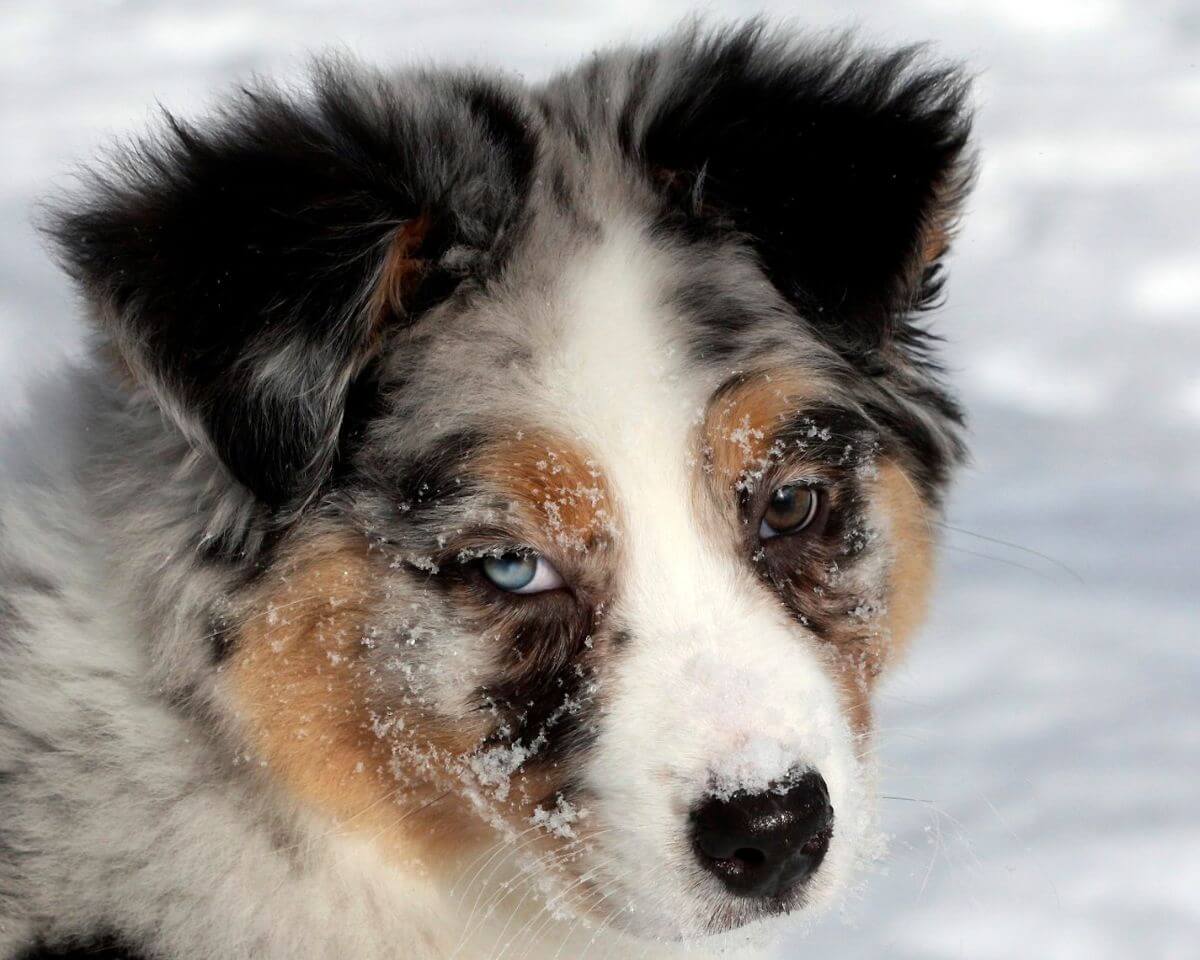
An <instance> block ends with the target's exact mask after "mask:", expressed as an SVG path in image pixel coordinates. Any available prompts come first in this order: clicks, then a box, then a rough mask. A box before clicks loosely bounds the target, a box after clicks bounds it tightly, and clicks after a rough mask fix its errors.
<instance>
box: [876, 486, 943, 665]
mask: <svg viewBox="0 0 1200 960" xmlns="http://www.w3.org/2000/svg"><path fill="white" fill-rule="evenodd" d="M877 490H878V497H879V504H880V506H881V507H882V509H883V510H884V512H885V513H886V514H887V516H888V519H889V521H890V524H891V531H892V534H891V535H892V566H891V571H890V574H889V578H888V594H889V596H888V610H887V617H886V626H887V637H886V642H887V643H888V645H889V649H888V651H887V658H888V659H891V658H893V657H895V656H897V655H899V654H900V653H901V652H903V650H904V649H905V648H906V647H907V645H908V641H909V639H910V638H911V636H912V633H913V631H914V630H915V629H916V627H917V626H918V625H920V623H921V622H922V621H923V620H924V619H925V614H926V612H927V611H928V608H929V596H930V593H931V591H932V588H933V573H934V563H933V559H934V558H933V533H932V524H931V520H932V517H931V516H930V510H929V507H928V506H927V505H926V504H925V502H924V500H922V498H921V496H920V495H919V494H918V493H917V490H916V487H915V486H914V485H913V482H912V480H910V479H909V477H908V475H907V474H906V473H905V472H904V471H903V470H902V469H901V468H900V467H899V466H897V465H896V464H894V463H887V464H884V465H882V466H881V468H880V471H879V480H878V485H877Z"/></svg>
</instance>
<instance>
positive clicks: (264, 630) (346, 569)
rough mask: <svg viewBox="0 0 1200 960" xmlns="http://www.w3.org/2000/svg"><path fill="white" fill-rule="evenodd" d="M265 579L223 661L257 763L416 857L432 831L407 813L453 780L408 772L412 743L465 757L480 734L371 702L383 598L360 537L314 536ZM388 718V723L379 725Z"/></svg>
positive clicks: (451, 825)
mask: <svg viewBox="0 0 1200 960" xmlns="http://www.w3.org/2000/svg"><path fill="white" fill-rule="evenodd" d="M267 581H268V586H267V587H266V589H264V590H263V591H262V592H261V593H260V595H259V597H258V598H257V600H256V602H255V603H254V604H253V605H252V607H251V610H250V612H249V614H248V616H247V617H246V620H245V625H244V626H243V627H242V629H241V631H240V635H239V638H238V644H237V649H236V653H235V655H234V657H233V658H232V660H231V662H230V664H229V665H228V667H227V680H228V683H229V689H230V690H231V693H232V695H233V698H234V700H235V703H236V706H237V708H238V711H239V713H240V715H241V719H242V721H243V723H244V726H245V730H246V732H247V734H248V736H249V738H250V741H251V744H252V746H253V748H254V751H255V754H256V759H257V760H259V761H262V762H264V763H265V764H266V766H267V767H268V768H269V770H270V772H271V773H272V774H273V775H274V776H275V777H276V778H277V779H278V780H279V781H280V782H281V783H282V784H283V785H284V787H285V788H286V789H288V790H289V792H291V793H292V794H293V795H295V796H297V797H299V798H301V799H303V800H305V801H306V802H308V803H310V804H312V805H314V806H315V807H316V808H317V809H319V810H321V811H322V812H324V813H325V814H327V815H329V816H332V817H333V818H334V819H335V820H337V821H338V822H339V824H341V825H343V826H344V827H346V828H350V829H362V830H365V831H367V832H369V833H371V834H372V835H374V836H376V837H378V838H380V839H382V840H383V841H385V844H386V845H387V846H389V847H390V848H391V849H392V850H393V851H394V852H400V853H402V854H403V855H405V856H410V855H412V854H413V853H414V852H415V850H414V844H413V842H412V841H413V839H414V838H415V837H417V836H418V835H419V834H428V830H427V829H418V827H419V826H420V827H428V826H429V824H420V822H419V821H418V820H416V819H414V818H411V817H407V816H405V815H406V813H409V812H411V811H413V810H416V809H419V808H420V806H421V805H422V804H424V803H427V802H429V801H430V800H432V799H433V798H434V797H435V796H437V795H438V794H439V793H440V792H442V791H443V790H444V789H445V784H436V783H431V782H430V780H429V777H428V773H427V771H426V772H422V773H416V772H413V773H411V774H408V773H406V771H405V770H404V769H403V765H404V761H405V757H406V756H408V755H411V754H412V753H413V749H412V748H413V747H416V748H417V750H419V751H420V752H423V753H426V754H428V753H430V752H432V753H434V754H439V753H440V754H444V755H445V756H452V755H460V754H462V753H464V752H466V751H468V750H469V749H471V748H472V747H473V746H474V745H475V743H476V742H477V740H478V736H479V731H475V730H471V729H469V727H470V725H469V724H463V725H462V726H461V728H460V729H458V730H454V729H447V728H443V727H441V726H439V725H438V724H437V723H435V722H431V721H430V720H429V718H426V717H422V716H420V715H417V714H416V713H414V712H411V711H410V712H407V713H403V712H402V713H399V714H397V713H396V712H395V711H394V710H390V709H389V707H390V706H391V705H386V706H385V705H382V704H378V703H374V702H373V700H372V693H371V687H370V684H369V682H368V678H367V677H366V675H365V671H364V668H363V663H362V659H361V653H362V643H361V641H362V637H363V632H364V627H365V624H366V623H367V622H369V619H370V611H371V608H372V605H373V604H374V602H375V597H374V594H373V572H372V568H371V564H370V562H369V559H368V557H367V555H366V549H365V545H363V544H361V543H359V542H356V541H355V539H353V538H345V539H342V538H326V539H323V540H320V541H318V542H315V543H311V544H308V545H306V546H305V547H303V548H302V549H301V550H300V551H297V552H295V553H293V554H292V556H291V557H290V558H289V559H288V560H287V561H286V562H284V563H283V564H282V565H281V566H280V567H277V568H276V570H275V571H274V572H273V573H272V574H271V575H269V577H268V578H267ZM380 717H386V718H387V720H388V721H390V725H388V724H385V725H381V724H380V723H378V718H380ZM397 721H402V722H397ZM418 737H419V740H418V739H417V738H418ZM406 748H408V749H407V750H406ZM439 807H441V809H438V810H437V813H438V818H437V820H436V821H431V822H436V823H437V825H439V826H440V827H441V828H442V829H445V830H451V831H460V832H461V831H462V830H464V829H477V825H476V822H475V821H474V820H471V821H470V822H467V821H464V820H463V819H462V818H456V817H455V816H453V810H452V808H451V809H446V807H445V805H441V804H439ZM402 817H403V818H404V819H403V820H402V819H401V818H402ZM401 823H403V825H404V828H403V829H400V824H401ZM435 839H436V838H435ZM424 845H425V844H424V839H422V844H421V845H419V846H418V847H417V849H418V850H421V851H424Z"/></svg>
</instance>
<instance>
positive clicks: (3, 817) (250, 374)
mask: <svg viewBox="0 0 1200 960" xmlns="http://www.w3.org/2000/svg"><path fill="white" fill-rule="evenodd" d="M968 101H969V89H968V83H967V81H966V80H965V79H964V77H963V75H962V73H961V71H960V70H959V69H958V68H956V67H953V66H950V67H946V66H941V65H937V64H931V63H929V62H927V61H926V60H924V59H923V54H922V52H921V51H920V50H914V49H904V50H899V51H879V50H874V49H869V48H866V47H863V46H860V45H858V44H857V43H856V42H855V41H853V40H852V39H846V38H842V39H835V40H830V39H819V40H816V39H811V38H806V37H805V36H803V35H798V34H794V33H791V32H788V31H787V30H783V29H779V28H775V27H770V26H768V25H765V24H763V23H761V22H752V23H750V24H746V25H735V26H731V27H728V28H724V29H711V28H702V27H699V26H690V27H685V28H682V29H680V30H678V31H676V32H675V33H674V34H672V35H670V36H669V37H667V38H666V39H665V40H663V41H661V42H659V43H657V44H655V45H652V46H648V47H645V48H638V49H632V48H631V49H617V50H614V51H609V52H605V53H601V54H598V55H596V56H594V57H593V58H591V59H589V60H587V61H586V62H584V63H583V64H582V66H580V67H579V68H577V69H575V70H573V71H570V72H566V73H564V74H562V75H560V76H557V77H555V78H553V79H551V80H549V81H548V82H546V83H544V84H542V85H538V86H530V85H527V84H525V83H523V82H519V81H517V80H515V79H512V78H507V77H505V76H501V75H490V74H487V73H484V72H478V71H472V70H460V71H439V70H433V69H427V70H426V69H423V70H412V71H408V72H400V73H379V72H372V71H371V70H369V69H367V68H365V67H363V66H360V65H356V64H354V63H351V62H347V61H344V60H340V59H336V58H335V59H326V60H323V61H320V62H319V63H318V64H317V66H315V67H314V69H313V72H312V75H311V78H310V82H309V83H308V85H307V86H305V87H304V88H303V89H283V88H279V87H273V86H271V85H269V84H266V83H259V84H257V85H255V86H252V87H250V88H247V89H245V90H243V91H242V92H240V93H238V94H237V95H234V96H232V97H230V98H229V99H228V100H227V101H226V102H224V103H223V105H222V106H221V107H220V108H219V109H217V110H216V111H214V112H213V113H212V114H211V115H210V116H208V117H207V118H206V119H203V120H201V121H198V122H185V121H183V120H180V119H177V118H175V117H173V116H167V117H166V119H165V120H164V122H163V125H162V129H160V130H159V131H158V132H157V133H155V134H152V135H150V136H148V137H147V138H146V139H145V140H143V141H140V142H139V143H138V144H136V145H134V146H131V147H126V148H124V149H121V150H118V152H117V153H116V155H115V156H113V157H112V158H111V159H110V161H109V162H108V163H107V164H105V165H101V166H100V167H99V168H98V169H97V172H95V173H93V174H91V175H89V176H88V178H87V179H86V182H85V184H84V186H83V187H82V188H81V189H80V190H79V191H77V192H75V193H74V194H73V195H72V196H69V197H62V198H58V199H57V200H54V201H52V207H53V210H52V212H51V213H49V214H48V215H47V218H46V222H45V224H44V226H45V229H46V231H47V233H48V235H49V236H50V237H51V238H52V240H53V243H54V244H55V245H56V249H57V251H58V255H59V257H60V258H61V261H62V263H63V265H64V267H65V268H66V270H67V271H68V273H69V274H70V275H71V276H72V277H73V278H74V280H75V281H76V282H77V284H78V288H79V290H80V292H81V299H82V300H83V301H84V303H85V304H86V309H87V314H88V317H89V321H90V325H91V331H92V339H91V341H90V349H89V352H88V355H87V358H86V360H84V361H81V362H79V363H78V364H76V365H75V366H73V367H71V368H70V369H69V370H68V371H66V372H64V373H62V374H60V375H57V376H56V377H55V378H54V380H53V382H46V383H42V384H41V385H39V386H37V387H36V388H34V390H33V394H32V397H33V400H32V403H31V404H30V406H31V408H32V411H33V413H32V415H31V416H30V417H28V422H27V423H24V424H22V425H19V426H16V427H13V428H11V429H9V430H8V432H7V434H6V435H5V439H4V441H3V442H4V447H3V454H2V461H3V473H4V480H3V491H4V493H3V496H2V497H0V958H4V960H10V958H21V960H36V958H45V957H68V956H79V957H82V956H88V957H95V956H102V957H113V958H118V957H119V958H147V960H149V958H168V960H209V958H218V957H219V958H222V960H230V958H255V960H285V958H286V960H294V958H330V960H332V958H350V957H353V958H356V960H374V958H405V960H434V958H439V960H445V958H452V957H453V958H483V957H488V958H504V960H509V958H511V960H519V958H542V957H547V958H548V957H582V956H620V957H626V956H646V957H670V956H676V955H682V954H687V955H689V956H700V955H706V954H707V953H709V952H717V951H728V950H733V951H745V952H747V953H753V952H755V951H759V950H762V949H765V948H766V944H767V943H769V940H770V937H771V936H772V935H773V934H774V933H775V932H777V931H778V930H779V929H781V928H782V925H783V924H784V923H785V919H784V918H786V917H789V916H791V917H793V918H796V917H800V918H803V917H805V916H810V915H814V914H815V912H817V911H819V910H820V909H821V908H822V907H823V906H825V905H827V904H829V903H831V902H834V901H835V900H836V899H838V898H839V896H842V895H844V893H845V891H847V890H848V889H849V890H852V889H854V887H855V886H856V884H858V883H859V882H860V881H859V877H860V875H861V869H860V868H861V867H862V865H863V864H865V863H867V862H869V861H871V860H873V859H874V858H876V857H877V856H878V855H879V853H880V846H881V841H880V833H879V829H878V827H877V824H876V815H875V812H874V802H873V799H872V798H873V793H874V791H875V786H874V775H873V773H872V769H873V763H872V745H871V730H872V708H871V697H872V693H873V690H874V689H875V687H876V684H877V680H878V678H879V676H880V675H881V673H882V672H883V671H884V670H885V669H886V668H887V666H888V665H889V664H890V663H892V662H894V661H895V659H896V658H897V656H899V654H900V653H901V652H902V650H903V648H904V647H905V644H906V642H907V640H908V638H909V637H910V635H911V634H912V632H913V630H914V628H915V627H916V626H917V624H918V623H919V621H920V620H921V617H922V614H923V611H924V608H925V606H926V602H927V598H928V595H929V592H930V585H931V578H932V569H933V554H934V548H935V540H936V537H935V531H936V524H937V519H938V516H939V514H940V511H941V509H942V505H943V501H944V496H945V493H946V490H947V486H948V483H949V481H950V480H951V478H952V476H953V474H954V472H955V468H956V466H957V465H958V464H959V463H960V462H961V461H962V460H963V458H964V440H963V434H964V430H963V414H962V412H961V410H960V407H959V405H958V404H957V402H956V401H955V399H954V397H953V395H952V393H951V391H950V390H949V388H948V387H947V385H946V384H945V382H944V375H943V372H942V370H941V369H940V367H939V365H938V362H937V358H936V338H935V337H934V336H933V335H932V334H931V333H929V332H928V330H927V322H928V321H927V318H926V317H925V316H924V311H926V310H927V309H928V308H930V307H931V306H933V305H935V304H937V303H938V302H940V300H941V298H942V287H943V279H942V278H943V269H944V261H945V255H946V252H947V249H948V247H949V243H950V239H951V237H952V235H953V233H954V231H955V229H956V226H957V223H958V220H959V218H960V215H961V210H962V204H963V200H964V197H965V196H966V194H967V191H968V188H969V186H970V182H971V179H972V166H973V159H972V158H973V152H974V148H973V143H972V140H971V138H970V129H969V128H970V119H971V118H970V109H969V103H968ZM764 938H766V939H764Z"/></svg>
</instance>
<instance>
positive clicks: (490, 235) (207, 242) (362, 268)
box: [50, 66, 536, 506]
mask: <svg viewBox="0 0 1200 960" xmlns="http://www.w3.org/2000/svg"><path fill="white" fill-rule="evenodd" d="M535 154H536V141H535V135H534V132H533V129H532V126H531V124H530V121H529V120H528V118H527V116H526V114H525V112H524V108H523V106H522V105H521V103H520V102H519V100H518V99H517V98H516V97H515V96H514V95H512V94H511V93H510V92H509V91H508V90H507V89H505V88H504V87H502V86H500V85H498V84H496V83H494V82H492V81H489V80H484V79H480V78H476V77H468V76H439V75H436V74H419V75H416V76H413V77H410V78H407V79H395V78H392V79H385V78H383V77H379V76H373V75H368V74H365V73H363V72H361V71H356V70H351V69H347V68H345V67H343V66H324V67H322V68H320V69H319V70H318V71H317V73H316V76H315V79H314V82H313V84H312V90H311V92H310V93H308V94H306V95H304V96H297V97H293V96H289V95H285V94H283V93H281V92H278V91H275V90H270V89H256V90H248V91H245V92H244V93H243V94H242V95H241V96H240V97H239V98H238V99H236V100H235V101H234V102H233V103H232V104H230V105H228V106H227V107H226V108H225V110H224V111H223V112H222V113H221V114H219V116H218V117H217V118H216V119H215V120H213V121H211V122H209V123H207V124H204V125H201V126H191V125H186V124H184V123H182V122H180V121H178V120H175V119H174V118H171V117H168V122H167V130H166V131H165V132H164V134H162V135H161V136H160V137H158V138H157V139H155V140H152V141H147V142H145V143H143V144H142V145H141V146H140V148H138V149H136V150H134V151H131V152H129V153H128V154H126V155H124V156H121V157H118V158H117V161H116V163H115V164H114V167H113V170H112V171H110V172H106V173H104V174H101V175H99V176H97V177H95V184H94V189H93V191H92V193H91V194H90V196H89V197H88V198H87V199H86V200H85V201H84V202H83V204H81V205H80V206H77V207H75V208H72V209H67V210H60V212H59V213H58V214H57V215H55V217H54V219H53V220H52V222H51V224H50V231H51V233H52V235H53V236H54V238H55V239H56V240H57V242H58V244H59V246H60V248H61V249H62V251H63V255H64V260H65V262H66V265H67V267H68V269H69V271H70V272H71V273H72V274H73V275H74V276H75V277H76V278H77V280H78V281H79V282H80V283H81V285H82V287H83V289H84V291H85V293H86V294H87V296H88V297H89V299H90V300H91V301H92V303H93V304H94V311H95V316H96V318H97V323H98V325H99V327H100V329H101V331H102V332H103V333H104V334H106V335H107V337H108V338H109V339H110V340H111V342H112V344H113V345H114V346H115V348H116V350H117V351H118V352H119V355H120V357H121V359H122V361H123V363H124V365H125V366H127V367H128V369H129V371H131V372H132V374H133V376H134V378H135V379H136V380H137V381H138V382H139V383H140V384H141V385H142V386H144V387H146V388H147V389H148V390H149V391H150V392H151V393H152V394H153V395H154V397H155V398H156V399H157V401H158V403H159V404H160V405H161V407H162V408H163V410H164V411H165V412H166V413H167V414H168V415H169V416H170V417H171V418H172V419H174V420H175V421H176V422H177V423H178V425H179V426H180V427H181V429H183V430H184V432H185V433H186V434H187V435H188V437H189V439H191V440H192V442H193V443H195V444H197V445H199V446H202V447H204V448H207V449H208V450H210V451H211V452H213V453H215V454H216V455H217V456H218V457H220V459H221V460H222V461H223V462H224V463H225V464H226V466H227V467H228V469H229V470H230V472H231V473H232V474H233V475H234V476H235V477H236V478H237V479H238V480H240V481H241V482H242V483H243V484H245V485H246V486H247V487H249V488H250V489H251V490H252V491H253V492H254V493H255V494H256V495H257V496H258V497H259V498H260V499H261V500H263V501H264V502H266V503H268V504H271V505H272V506H283V505H286V504H289V503H296V502H302V501H303V499H304V498H306V497H308V496H310V495H311V494H312V492H313V491H314V490H315V489H316V488H317V487H318V485H319V483H320V482H321V479H322V478H323V477H324V476H325V475H326V474H327V473H328V471H329V469H330V467H331V465H332V462H333V460H334V457H335V456H336V451H337V442H338V436H339V431H340V429H341V424H342V419H343V412H344V406H345V403H346V399H347V393H348V391H349V388H350V385H351V383H352V382H353V381H354V379H355V377H356V376H357V375H358V374H359V373H360V372H361V371H362V370H363V368H364V366H365V365H366V364H367V363H368V362H369V361H370V359H371V358H372V356H373V354H374V353H375V352H377V351H378V349H379V347H380V344H381V343H382V342H383V341H384V340H385V338H386V337H387V335H388V333H389V331H390V330H392V329H394V328H395V327H397V326H399V325H404V324H408V323H411V322H412V321H413V320H414V319H415V318H416V317H417V316H419V315H420V313H421V312H422V311H424V310H426V309H427V308H429V307H430V306H431V305H432V304H434V303H436V302H438V301H439V300H441V299H442V298H444V297H446V296H448V295H449V293H450V292H451V291H452V290H453V289H454V288H455V287H456V286H457V285H458V284H460V283H461V282H463V281H464V279H469V278H472V277H478V276H481V275H482V274H484V273H485V272H486V271H488V270H490V269H493V268H494V267H495V265H496V263H497V262H498V260H499V259H500V258H501V257H502V256H503V251H504V248H505V240H506V236H507V235H508V234H509V233H510V232H511V229H512V227H513V225H514V223H515V221H516V220H517V218H518V217H519V216H520V213H521V211H522V209H523V208H524V198H525V195H526V192H527V189H528V184H529V180H530V178H531V176H532V170H533V166H534V162H535Z"/></svg>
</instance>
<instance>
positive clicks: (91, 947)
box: [17, 937, 152, 960]
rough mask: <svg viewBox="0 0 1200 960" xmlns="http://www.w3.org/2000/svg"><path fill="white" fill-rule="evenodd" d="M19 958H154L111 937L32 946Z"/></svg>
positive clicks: (72, 959) (104, 959)
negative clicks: (49, 945)
mask: <svg viewBox="0 0 1200 960" xmlns="http://www.w3.org/2000/svg"><path fill="white" fill-rule="evenodd" d="M17 960H152V958H151V957H150V956H149V955H148V954H143V953H138V952H135V951H133V950H130V949H128V948H127V947H124V946H121V945H120V944H119V943H118V942H117V941H116V940H114V939H112V938H111V937H103V938H100V939H96V940H80V941H77V942H75V943H72V944H71V945H69V946H58V947H47V946H43V945H39V946H35V947H31V948H30V949H29V950H27V951H25V953H22V954H18V955H17Z"/></svg>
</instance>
